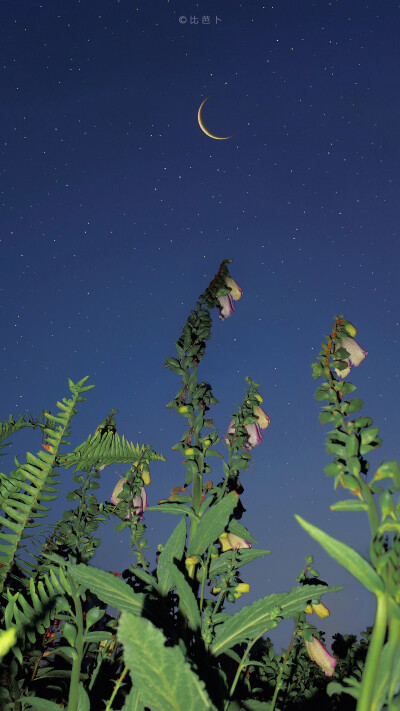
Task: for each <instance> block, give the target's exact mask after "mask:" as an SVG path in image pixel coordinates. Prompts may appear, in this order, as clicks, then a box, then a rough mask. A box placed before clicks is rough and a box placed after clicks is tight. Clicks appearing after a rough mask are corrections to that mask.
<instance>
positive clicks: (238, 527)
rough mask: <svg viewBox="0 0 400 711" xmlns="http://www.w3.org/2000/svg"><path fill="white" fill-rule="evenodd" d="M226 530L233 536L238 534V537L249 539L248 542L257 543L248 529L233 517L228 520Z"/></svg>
mask: <svg viewBox="0 0 400 711" xmlns="http://www.w3.org/2000/svg"><path fill="white" fill-rule="evenodd" d="M228 531H229V533H234V534H235V536H240V538H244V539H245V541H249V542H250V543H257V541H256V539H255V538H253V536H252V535H251V533H250V531H248V530H247V528H246V527H245V526H243V524H242V523H240V522H239V521H237V520H236V519H235V518H232V519H231V520H230V521H229V524H228Z"/></svg>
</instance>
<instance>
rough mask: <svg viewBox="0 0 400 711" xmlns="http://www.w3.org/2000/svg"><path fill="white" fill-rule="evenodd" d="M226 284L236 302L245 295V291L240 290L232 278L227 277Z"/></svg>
mask: <svg viewBox="0 0 400 711" xmlns="http://www.w3.org/2000/svg"><path fill="white" fill-rule="evenodd" d="M225 284H226V286H227V287H228V289H230V290H231V294H230V295H231V297H232V299H233V300H234V301H239V299H240V297H241V296H242V294H243V289H241V288H240V286H239V284H237V282H236V281H235V280H234V279H232V277H230V276H227V277H225Z"/></svg>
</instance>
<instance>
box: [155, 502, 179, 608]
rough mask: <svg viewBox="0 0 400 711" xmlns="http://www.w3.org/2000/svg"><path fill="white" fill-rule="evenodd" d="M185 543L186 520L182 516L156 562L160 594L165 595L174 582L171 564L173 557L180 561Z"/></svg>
mask: <svg viewBox="0 0 400 711" xmlns="http://www.w3.org/2000/svg"><path fill="white" fill-rule="evenodd" d="M185 543H186V520H185V518H184V517H183V516H182V518H181V520H180V521H179V523H178V525H177V526H176V527H175V529H174V530H173V531H172V533H171V535H170V537H169V539H168V541H167V542H166V544H165V546H164V547H163V549H162V551H161V553H160V556H159V558H158V564H157V579H158V588H159V591H160V593H161V595H167V594H168V593H169V591H170V590H171V589H172V587H173V584H174V577H173V571H172V572H171V569H170V567H171V565H172V564H173V561H174V559H175V560H177V561H178V562H180V561H181V560H182V556H183V552H184V550H185Z"/></svg>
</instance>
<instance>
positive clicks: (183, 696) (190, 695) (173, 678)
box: [118, 612, 215, 711]
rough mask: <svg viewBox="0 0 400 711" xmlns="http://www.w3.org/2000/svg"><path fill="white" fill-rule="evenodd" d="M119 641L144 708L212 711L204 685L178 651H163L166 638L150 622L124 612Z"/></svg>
mask: <svg viewBox="0 0 400 711" xmlns="http://www.w3.org/2000/svg"><path fill="white" fill-rule="evenodd" d="M118 640H119V641H120V642H122V644H123V646H124V661H125V664H126V665H127V666H128V667H129V670H130V673H131V676H132V679H134V682H135V686H136V687H137V689H138V692H139V694H140V698H141V700H142V702H143V705H144V706H148V707H149V708H151V710H152V711H179V710H180V709H185V711H201V710H202V709H204V711H206V710H210V711H215V707H214V706H213V705H212V703H211V701H210V698H209V696H208V694H207V691H206V689H205V685H204V682H203V681H201V680H200V679H199V677H198V676H197V675H196V674H195V673H194V672H193V671H192V669H191V667H190V664H189V663H188V662H187V661H186V659H185V657H184V655H183V654H182V652H181V650H180V649H179V647H166V646H165V643H166V641H167V640H166V638H165V637H164V635H163V633H162V632H161V630H158V629H156V628H155V627H154V626H153V625H152V624H151V622H149V621H148V620H146V619H144V618H141V617H135V616H133V615H130V614H129V613H126V612H123V613H122V616H121V620H120V623H119V625H118Z"/></svg>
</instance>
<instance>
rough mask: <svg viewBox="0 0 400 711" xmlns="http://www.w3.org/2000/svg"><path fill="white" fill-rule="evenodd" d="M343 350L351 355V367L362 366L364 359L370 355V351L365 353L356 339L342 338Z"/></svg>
mask: <svg viewBox="0 0 400 711" xmlns="http://www.w3.org/2000/svg"><path fill="white" fill-rule="evenodd" d="M340 345H341V346H342V347H343V348H345V349H346V351H347V352H348V353H349V355H350V357H349V363H350V366H353V365H356V366H357V365H360V363H362V361H363V360H364V358H365V357H366V356H367V355H368V351H365V350H364V349H363V348H361V346H359V345H358V343H357V341H355V340H354V338H342V341H341V344H340Z"/></svg>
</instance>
